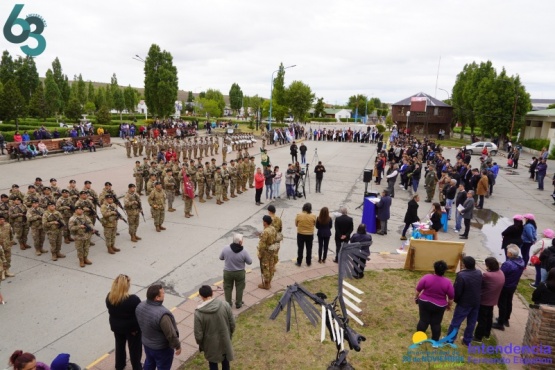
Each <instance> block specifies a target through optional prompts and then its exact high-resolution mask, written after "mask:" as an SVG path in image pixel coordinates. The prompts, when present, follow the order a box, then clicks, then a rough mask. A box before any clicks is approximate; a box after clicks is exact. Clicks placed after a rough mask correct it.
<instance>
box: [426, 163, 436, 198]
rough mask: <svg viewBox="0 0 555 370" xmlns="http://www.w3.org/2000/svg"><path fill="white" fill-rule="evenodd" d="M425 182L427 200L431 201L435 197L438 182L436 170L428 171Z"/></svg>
mask: <svg viewBox="0 0 555 370" xmlns="http://www.w3.org/2000/svg"><path fill="white" fill-rule="evenodd" d="M424 184H425V186H426V202H431V201H432V200H433V199H434V193H435V191H436V184H437V175H436V171H435V170H430V171H428V173H427V174H426V177H425V180H424Z"/></svg>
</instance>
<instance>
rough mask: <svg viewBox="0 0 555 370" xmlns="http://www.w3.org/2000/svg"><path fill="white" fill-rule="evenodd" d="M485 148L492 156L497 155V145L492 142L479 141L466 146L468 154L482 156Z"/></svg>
mask: <svg viewBox="0 0 555 370" xmlns="http://www.w3.org/2000/svg"><path fill="white" fill-rule="evenodd" d="M484 146H485V147H486V148H487V149H488V153H489V154H491V155H496V154H497V145H495V144H494V143H492V142H491V141H477V142H475V143H472V144H470V145H467V146H466V153H468V154H470V155H472V154H478V155H480V154H482V150H484Z"/></svg>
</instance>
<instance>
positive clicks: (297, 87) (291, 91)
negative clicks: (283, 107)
mask: <svg viewBox="0 0 555 370" xmlns="http://www.w3.org/2000/svg"><path fill="white" fill-rule="evenodd" d="M285 97H286V100H285V101H286V104H287V106H288V107H289V109H290V110H291V113H292V114H293V117H294V118H295V120H297V121H299V122H302V121H304V120H305V118H306V114H307V113H308V110H309V109H310V108H311V107H312V102H313V101H314V94H313V93H312V90H311V89H310V86H308V85H307V84H305V83H303V82H302V81H293V82H291V84H290V85H289V87H288V88H287V90H286V91H285Z"/></svg>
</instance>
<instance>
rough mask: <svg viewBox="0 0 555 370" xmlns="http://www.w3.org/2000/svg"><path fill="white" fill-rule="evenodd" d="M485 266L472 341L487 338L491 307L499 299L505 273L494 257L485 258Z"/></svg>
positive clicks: (491, 322)
mask: <svg viewBox="0 0 555 370" xmlns="http://www.w3.org/2000/svg"><path fill="white" fill-rule="evenodd" d="M485 262H486V268H487V271H485V272H484V273H483V274H482V293H481V297H480V310H479V311H478V325H477V326H476V331H474V338H472V341H473V342H478V343H482V339H483V338H489V336H490V334H491V326H492V325H493V307H494V306H495V305H496V304H497V302H498V301H499V295H500V294H501V290H502V289H503V285H504V284H505V275H504V274H503V271H501V270H500V269H499V262H498V261H497V260H496V259H495V257H488V258H486V261H485Z"/></svg>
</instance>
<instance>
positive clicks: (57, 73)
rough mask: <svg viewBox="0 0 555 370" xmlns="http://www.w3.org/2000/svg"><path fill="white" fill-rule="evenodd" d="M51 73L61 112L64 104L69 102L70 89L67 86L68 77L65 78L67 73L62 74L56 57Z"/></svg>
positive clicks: (60, 65)
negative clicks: (58, 95) (58, 96)
mask: <svg viewBox="0 0 555 370" xmlns="http://www.w3.org/2000/svg"><path fill="white" fill-rule="evenodd" d="M52 75H53V77H54V81H55V82H56V85H57V86H58V90H59V91H60V98H61V106H60V111H61V112H63V111H64V108H65V106H66V104H67V103H68V102H69V96H70V94H71V89H70V87H69V79H68V78H67V75H64V74H63V70H62V64H61V63H60V60H59V59H58V57H56V59H54V61H53V62H52Z"/></svg>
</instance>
